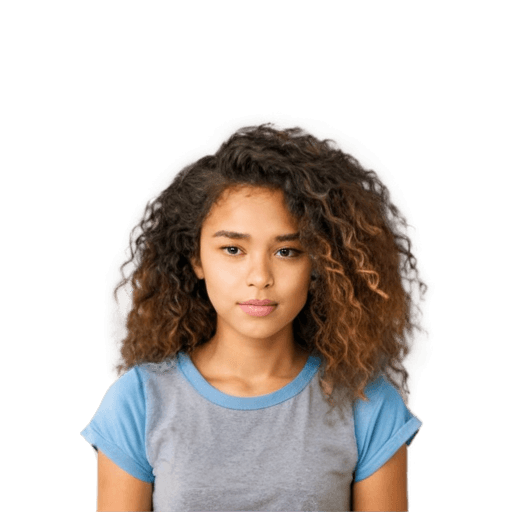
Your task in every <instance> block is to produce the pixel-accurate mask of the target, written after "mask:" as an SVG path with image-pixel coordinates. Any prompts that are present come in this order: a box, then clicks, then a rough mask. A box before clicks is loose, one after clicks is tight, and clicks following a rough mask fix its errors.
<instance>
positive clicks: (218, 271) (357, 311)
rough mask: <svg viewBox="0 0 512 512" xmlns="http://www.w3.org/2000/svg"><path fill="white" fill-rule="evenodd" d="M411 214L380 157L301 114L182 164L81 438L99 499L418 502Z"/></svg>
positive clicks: (155, 223) (149, 223) (138, 504)
mask: <svg viewBox="0 0 512 512" xmlns="http://www.w3.org/2000/svg"><path fill="white" fill-rule="evenodd" d="M397 219H399V220H400V221H401V222H400V223H399V222H397ZM399 224H402V225H406V223H405V219H404V218H403V217H402V216H401V215H400V213H399V210H398V209H397V208H396V206H394V205H393V204H392V203H391V202H390V200H389V193H388V190H387V188H386V187H385V186H384V185H383V184H382V183H381V181H380V180H379V179H378V177H377V175H376V174H375V173H374V172H373V171H369V170H365V169H364V168H362V166H361V165H360V164H359V163H358V161H357V160H355V159H354V158H353V157H351V156H350V155H348V154H346V153H344V152H343V151H341V150H340V149H338V148H337V147H336V145H335V144H334V143H333V142H332V141H330V140H325V141H320V140H318V139H316V138H315V137H313V136H312V135H310V134H307V133H306V132H304V131H303V130H301V129H299V128H293V129H286V130H278V129H275V128H274V127H273V125H271V124H266V125H261V126H257V127H247V128H243V129H240V130H238V131H237V132H236V133H235V134H233V135H232V136H231V137H230V138H229V139H228V140H227V141H226V142H224V143H223V144H222V145H221V147H220V149H219V150H218V151H217V152H216V153H215V154H214V155H209V156H205V157H204V158H201V159H199V160H198V161H197V162H195V163H194V164H192V165H189V166H187V167H186V168H184V169H183V170H182V171H181V172H179V173H178V174H177V176H176V177H175V179H174V180H173V181H172V183H171V184H170V186H169V187H168V188H167V189H166V190H164V191H163V192H162V193H161V194H160V196H159V197H158V198H156V200H154V201H153V202H152V203H151V202H150V203H149V204H148V205H147V207H146V211H145V214H144V216H143V219H142V221H141V222H140V224H139V225H138V227H140V228H141V233H140V235H139V236H138V237H137V239H136V240H135V242H133V238H131V239H130V250H131V258H130V260H128V261H127V262H126V263H124V264H123V266H122V267H121V270H122V269H123V268H124V266H125V265H126V264H128V263H129V262H131V261H133V260H134V259H135V257H136V256H137V257H138V259H137V262H136V265H135V269H134V271H133V273H132V274H131V276H129V277H128V278H127V277H125V276H124V272H123V280H122V281H121V283H120V284H119V285H118V286H117V287H116V290H115V293H114V296H115V298H116V300H117V295H116V294H117V291H118V289H119V288H120V287H121V286H124V285H125V284H127V283H128V282H130V283H131V286H132V300H133V304H132V308H131V311H130V312H129V315H128V318H127V324H126V325H127V329H128V334H127V336H126V338H125V339H124V340H123V342H122V347H121V356H122V364H119V365H117V366H116V369H117V372H118V376H119V378H118V379H117V380H116V382H114V383H113V384H112V386H111V387H110V388H109V389H108V391H107V393H106V395H105V397H104V398H103V400H102V402H101V404H100V407H99V409H98V411H97V412H96V414H95V415H94V417H93V418H92V420H91V422H90V423H89V424H88V425H87V427H86V428H85V429H84V430H83V431H82V432H81V434H82V435H83V437H84V438H85V439H86V440H87V441H88V442H89V443H91V445H92V446H93V447H94V449H95V450H97V452H98V510H100V511H109V510H112V511H113V510H157V511H162V512H163V511H191V510H196V511H197V510H203V511H205V510H231V511H235V510H237V511H239V510H240V511H241V510H252V511H256V510H281V511H282V510H315V511H320V510H407V446H409V445H410V444H411V441H412V440H413V438H414V437H415V435H416V433H417V432H418V429H419V428H420V426H421V424H422V423H421V422H420V421H419V420H418V418H416V417H415V416H413V415H412V414H411V412H410V411H409V409H408V408H407V406H406V402H405V401H406V399H407V393H409V391H408V388H407V378H408V372H407V371H406V369H405V368H404V366H403V360H404V358H405V357H406V355H407V354H408V353H409V351H410V346H409V343H408V341H407V339H406V334H410V333H411V331H412V328H417V329H421V328H420V327H419V326H418V325H416V324H414V323H412V319H411V313H412V300H411V293H410V292H408V291H406V290H405V289H404V280H408V281H409V282H410V283H413V282H415V283H417V284H419V285H420V289H421V291H422V292H423V293H424V292H425V291H426V289H427V286H426V285H425V284H424V283H423V282H422V281H421V280H419V279H418V277H417V275H418V272H417V270H416V266H415V262H416V259H415V258H414V256H413V254H412V253H411V252H410V247H411V243H410V240H409V238H408V237H407V236H405V235H404V234H403V233H402V232H401V231H400V229H399V227H398V225H399ZM136 227H137V226H136ZM134 229H135V228H134ZM132 235H133V232H132ZM404 242H407V244H405V243H404ZM132 244H133V245H134V247H135V251H134V250H133V248H132ZM411 270H414V271H415V273H416V277H415V279H412V278H410V277H409V278H408V277H407V276H408V274H409V273H410V271H411ZM392 371H394V372H398V373H400V374H401V376H402V379H401V381H402V382H401V384H399V383H397V382H395V381H394V379H393V375H392Z"/></svg>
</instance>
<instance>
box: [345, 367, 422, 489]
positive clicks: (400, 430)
mask: <svg viewBox="0 0 512 512" xmlns="http://www.w3.org/2000/svg"><path fill="white" fill-rule="evenodd" d="M365 395H366V396H367V398H368V399H369V401H368V402H364V401H363V400H360V399H359V400H356V402H355V403H354V429H355V435H356V442H357V452H358V461H357V465H356V469H355V476H354V482H359V481H360V480H363V479H365V478H367V477H369V476H370V475H371V474H372V473H375V471H377V470H378V469H379V468H380V467H381V466H383V465H384V464H385V463H386V462H387V461H388V460H389V459H390V458H391V457H392V456H393V455H394V454H395V453H396V452H397V450H398V449H399V448H400V447H401V446H402V445H403V444H404V443H407V446H409V445H410V444H411V442H412V440H413V439H414V437H415V436H416V434H417V433H418V430H419V428H420V427H421V425H422V422H421V421H420V420H419V419H418V418H416V417H415V416H413V415H412V414H411V412H410V411H409V409H407V406H406V405H405V403H404V401H403V399H402V397H401V396H400V393H399V392H398V390H397V389H396V388H395V387H394V386H393V385H392V384H390V383H389V382H388V381H387V380H386V379H385V378H384V376H383V375H381V376H380V377H379V378H377V379H375V380H374V381H373V382H371V383H370V384H368V386H367V387H366V388H365Z"/></svg>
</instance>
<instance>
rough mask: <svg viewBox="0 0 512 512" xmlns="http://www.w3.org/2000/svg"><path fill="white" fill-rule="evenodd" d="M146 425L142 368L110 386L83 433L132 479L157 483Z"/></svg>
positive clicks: (125, 375)
mask: <svg viewBox="0 0 512 512" xmlns="http://www.w3.org/2000/svg"><path fill="white" fill-rule="evenodd" d="M145 424H146V401H145V394H144V383H143V379H142V376H141V373H140V370H139V368H138V367H133V368H131V369H130V370H129V371H128V372H126V373H125V374H124V375H122V376H121V377H119V378H118V379H117V380H116V381H115V382H114V383H113V384H112V385H111V386H110V388H109V389H108V390H107V392H106V394H105V396H104V397H103V400H102V401H101V403H100V406H99V408H98V410H97V411H96V414H95V415H94V416H93V418H92V420H91V421H90V423H89V424H88V425H87V426H86V427H85V428H84V430H82V432H80V434H81V435H82V436H83V437H84V438H85V440H86V441H88V442H89V443H90V444H91V445H92V447H93V448H94V449H95V450H96V451H97V450H98V449H99V450H101V451H102V452H103V453H104V454H105V455H106V456H107V457H108V458H109V459H110V460H112V461H113V462H115V463H116V464H117V465H118V466H119V467H120V468H122V469H124V470H125V471H127V472H128V473H130V474H131V475H132V476H134V477H136V478H138V479H139V480H143V481H145V482H154V479H155V478H154V475H153V470H152V468H151V466H150V464H149V462H148V460H147V456H146V439H145Z"/></svg>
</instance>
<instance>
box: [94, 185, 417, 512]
mask: <svg viewBox="0 0 512 512" xmlns="http://www.w3.org/2000/svg"><path fill="white" fill-rule="evenodd" d="M210 213H211V214H210V216H209V217H208V218H207V219H206V221H205V222H204V224H203V228H202V230H201V241H200V261H198V262H194V263H193V268H194V272H195V273H196V275H197V277H198V278H199V279H205V282H206V288H207V292H208V296H209V298H210V300H211V302H212V304H213V306H214V308H215V310H216V312H217V331H216V333H215V335H214V337H213V338H212V339H211V340H209V341H208V342H207V343H206V344H204V345H202V346H201V347H197V348H196V349H195V350H194V352H193V353H192V354H191V359H192V361H193V363H194V365H195V366H196V368H197V369H198V370H199V371H200V372H201V373H202V374H203V376H204V377H205V378H206V379H207V380H208V381H209V382H210V383H212V384H214V385H215V386H216V387H217V388H218V389H220V390H221V391H224V392H227V393H230V394H234V395H235V396H254V395H261V394H265V393H270V392H272V391H275V390H277V389H280V388H281V387H283V386H284V385H286V384H287V383H288V382H290V381H291V380H293V379H294V378H295V377H296V376H297V375H298V373H299V372H300V371H301V370H302V369H303V367H304V365H305V364H306V361H307V358H308V354H307V353H306V352H305V351H304V350H302V349H301V348H300V347H298V346H297V345H296V344H295V342H294V339H293V330H292V322H293V319H294V318H295V317H296V316H297V315H298V314H299V312H300V311H301V309H302V308H303V307H304V305H305V303H306V300H307V293H308V288H309V282H310V274H311V268H312V263H311V260H310V258H309V256H308V254H307V253H306V252H304V253H302V254H300V255H298V254H297V253H292V252H291V251H290V252H288V251H282V252H280V249H283V248H287V247H290V248H296V249H299V250H304V248H303V247H301V245H300V243H299V242H298V241H292V242H280V243H276V242H275V241H274V237H275V236H276V235H281V234H286V233H295V232H296V231H297V225H296V223H295V221H294V219H293V218H292V217H291V215H290V214H289V212H288V211H287V209H286V206H285V204H284V197H283V194H282V192H280V191H278V192H273V191H272V192H269V191H267V190H264V189H255V188H245V189H243V190H239V191H237V192H228V193H226V194H225V195H224V196H223V197H222V198H221V201H219V203H218V204H217V205H215V206H214V207H213V208H212V211H211V212H210ZM219 230H227V231H237V232H240V233H249V234H250V235H251V238H250V239H249V240H232V239H227V238H214V237H213V236H212V235H213V234H214V233H215V232H217V231H219ZM222 246H231V247H238V248H239V250H235V249H229V250H227V249H224V250H222V249H221V247H222ZM230 253H232V254H234V256H232V255H230ZM295 254H297V257H293V256H294V255H295ZM264 298H269V299H272V300H275V301H276V302H278V303H279V306H278V307H277V308H276V310H275V311H274V312H273V313H271V314H270V315H268V316H266V317H252V316H249V315H247V314H246V313H244V312H243V311H242V309H241V308H240V306H238V305H237V302H241V301H245V300H249V299H264ZM328 387H330V386H328ZM152 493H153V484H151V483H148V482H143V481H142V480H139V479H137V478H135V477H133V476H131V475H130V474H129V473H127V472H126V471H124V470H123V469H121V468H120V467H119V466H117V465H116V464H115V463H114V462H112V461H111V460H110V459H108V457H106V456H105V455H104V454H103V453H102V452H101V451H98V511H104V512H107V511H119V510H126V511H128V510H130V511H148V510H152ZM351 495H352V507H351V510H358V511H370V510H372V511H377V510H380V511H385V510H387V511H389V510H395V511H397V510H407V505H408V504H407V446H406V445H405V444H404V445H402V447H401V448H399V449H398V450H397V452H396V453H395V454H394V455H393V456H392V457H391V458H390V459H389V460H388V461H387V462H386V463H385V464H384V465H383V466H382V467H381V468H379V469H378V470H377V471H375V472H374V473H373V474H372V475H370V476H369V477H367V478H365V479H364V480H361V481H360V482H357V483H353V484H352V491H351Z"/></svg>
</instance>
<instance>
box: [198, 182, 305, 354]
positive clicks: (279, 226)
mask: <svg viewBox="0 0 512 512" xmlns="http://www.w3.org/2000/svg"><path fill="white" fill-rule="evenodd" d="M222 232H232V233H241V234H244V235H247V237H244V238H229V237H227V236H225V234H222ZM295 233H297V224H296V222H295V221H294V219H293V218H292V216H291V215H290V213H289V212H288V210H287V208H286V206H285V204H284V195H283V193H282V191H268V190H266V189H261V188H254V187H245V188H243V189H241V190H237V191H234V190H231V191H226V192H225V194H224V195H223V196H222V197H221V200H220V201H219V202H218V203H217V204H216V205H214V206H213V208H212V210H211V212H210V215H209V216H208V217H207V219H206V220H205V222H204V223H203V226H202V229H201V238H200V262H193V265H192V266H193V269H194V272H195V273H196V275H197V277H198V278H199V279H204V280H205V284H206V290H207V293H208V297H209V298H210V301H211V303H212V305H213V307H214V308H215V311H216V312H217V331H216V334H215V337H216V338H220V339H228V340H231V341H236V343H237V344H238V343H243V342H246V343H251V342H252V343H255V342H256V343H258V342H259V343H261V342H262V341H263V340H266V341H270V342H272V341H277V340H282V338H283V336H284V337H285V338H286V337H288V338H289V337H292V335H293V334H292V333H293V330H292V322H293V319H294V318H295V317H296V316H297V315H298V314H299V312H300V311H301V309H302V308H303V307H304V305H305V304H306V300H307V294H308V288H309V283H310V274H311V269H312V262H311V259H310V256H309V254H308V253H307V252H306V251H305V250H304V248H303V246H302V245H301V244H300V242H299V240H298V239H297V240H288V241H277V240H276V237H277V236H280V235H288V234H295ZM251 299H258V300H263V299H270V300H272V302H276V303H277V307H276V308H274V310H273V312H272V313H270V314H268V315H266V316H251V315H249V314H248V313H246V312H244V311H243V310H242V308H241V307H240V305H239V303H240V302H244V301H247V300H251Z"/></svg>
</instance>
